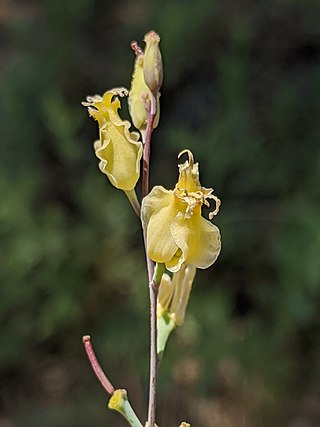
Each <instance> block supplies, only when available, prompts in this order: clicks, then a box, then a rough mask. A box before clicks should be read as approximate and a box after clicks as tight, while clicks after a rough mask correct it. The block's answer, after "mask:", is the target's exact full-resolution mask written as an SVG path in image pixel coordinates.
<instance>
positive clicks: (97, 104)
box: [82, 88, 142, 197]
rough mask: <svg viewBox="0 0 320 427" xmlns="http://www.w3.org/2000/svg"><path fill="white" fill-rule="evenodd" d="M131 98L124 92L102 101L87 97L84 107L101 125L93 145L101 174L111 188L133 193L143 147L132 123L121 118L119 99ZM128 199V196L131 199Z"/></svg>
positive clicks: (114, 91)
mask: <svg viewBox="0 0 320 427" xmlns="http://www.w3.org/2000/svg"><path fill="white" fill-rule="evenodd" d="M117 95H118V96H120V97H123V96H125V95H128V91H127V90H126V89H124V88H117V89H112V90H109V91H107V92H106V93H105V94H104V95H103V97H101V96H98V95H96V96H93V97H90V96H88V97H87V102H83V103H82V104H83V105H84V106H85V107H88V111H89V115H90V116H91V117H93V118H94V119H95V120H97V122H98V124H99V140H98V141H96V142H95V143H94V149H95V152H96V156H97V157H98V158H99V159H100V163H99V167H100V170H101V171H102V172H103V173H104V174H106V175H107V177H108V178H109V180H110V181H111V184H112V185H114V186H115V187H116V188H119V189H121V190H124V191H125V192H127V193H128V192H129V193H130V192H132V190H133V189H134V187H135V186H136V183H137V181H138V179H139V176H140V160H141V157H142V143H141V142H140V141H139V134H138V133H137V132H130V131H129V128H130V126H131V124H130V122H128V121H126V120H122V119H121V118H120V117H119V114H118V109H119V108H120V106H121V105H120V101H119V98H118V96H117ZM128 197H129V196H128Z"/></svg>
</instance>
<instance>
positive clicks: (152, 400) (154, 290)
mask: <svg viewBox="0 0 320 427" xmlns="http://www.w3.org/2000/svg"><path fill="white" fill-rule="evenodd" d="M155 116H156V98H155V97H154V96H153V95H151V106H150V110H149V111H148V121H147V130H146V136H145V141H144V150H143V174H142V197H145V196H146V195H147V194H148V193H149V169H150V153H151V136H152V132H153V123H154V119H155ZM143 237H144V246H145V251H146V260H147V269H148V281H149V296H150V378H149V404H148V427H154V425H155V418H156V390H157V380H158V356H157V296H158V286H157V285H156V284H155V283H154V281H153V274H154V264H153V262H152V261H151V259H150V258H149V256H148V254H147V236H146V234H145V233H144V236H143Z"/></svg>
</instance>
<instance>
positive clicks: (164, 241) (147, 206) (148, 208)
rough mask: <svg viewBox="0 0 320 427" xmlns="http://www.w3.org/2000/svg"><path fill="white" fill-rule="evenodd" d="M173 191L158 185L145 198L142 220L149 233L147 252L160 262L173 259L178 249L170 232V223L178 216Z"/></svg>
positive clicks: (142, 207)
mask: <svg viewBox="0 0 320 427" xmlns="http://www.w3.org/2000/svg"><path fill="white" fill-rule="evenodd" d="M176 214H177V213H176V208H175V198H174V195H173V191H168V190H166V189H165V188H163V187H161V186H156V187H154V188H153V189H152V191H151V192H150V193H149V194H148V195H147V196H146V197H145V198H144V199H143V201H142V205H141V221H142V226H143V229H144V231H145V233H146V235H147V253H148V255H149V257H150V258H151V259H152V260H153V261H155V262H159V263H167V262H169V261H171V260H172V258H173V257H174V255H175V253H176V252H177V250H178V246H177V245H176V243H175V242H174V240H173V237H172V235H171V232H170V224H171V223H172V221H174V219H175V216H176Z"/></svg>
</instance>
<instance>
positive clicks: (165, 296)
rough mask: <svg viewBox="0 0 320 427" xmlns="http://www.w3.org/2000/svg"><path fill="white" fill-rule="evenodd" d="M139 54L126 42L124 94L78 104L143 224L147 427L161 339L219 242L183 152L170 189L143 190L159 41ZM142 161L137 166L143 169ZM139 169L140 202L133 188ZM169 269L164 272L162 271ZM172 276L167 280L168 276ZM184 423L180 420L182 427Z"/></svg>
mask: <svg viewBox="0 0 320 427" xmlns="http://www.w3.org/2000/svg"><path fill="white" fill-rule="evenodd" d="M144 41H145V43H146V47H145V50H144V51H143V50H142V49H141V48H140V47H139V45H138V44H137V43H136V42H132V43H131V47H132V49H133V51H134V52H135V55H136V59H135V65H134V72H133V77H132V81H131V88H130V91H128V90H127V89H124V88H116V89H111V90H108V91H107V92H105V93H104V95H103V96H102V97H101V96H98V95H95V96H89V97H87V100H86V102H83V105H84V106H86V107H87V108H88V111H89V115H90V116H91V117H93V118H94V119H95V120H96V121H97V122H98V126H99V139H98V140H97V141H96V142H95V143H94V149H95V153H96V156H97V157H98V159H99V160H100V163H99V167H100V170H101V171H102V172H103V173H104V174H105V175H106V176H107V177H108V179H109V180H110V182H111V184H112V185H113V186H114V187H116V188H118V189H120V190H123V191H124V192H125V194H126V195H127V197H128V199H129V201H130V203H131V205H132V207H133V209H134V211H135V213H136V214H137V215H138V217H139V218H140V219H141V224H142V230H143V236H144V244H145V251H146V260H147V271H148V285H149V295H150V334H151V339H150V385H149V403H148V416H147V421H146V426H147V427H154V426H155V425H156V424H155V418H156V386H157V375H158V367H159V363H160V360H161V359H162V357H163V354H164V351H165V346H166V342H167V340H168V337H169V335H170V333H171V332H172V331H173V330H174V328H175V327H177V326H180V325H182V323H183V321H184V318H185V313H186V308H187V304H188V300H189V296H190V291H191V288H192V283H193V280H194V277H195V275H196V269H197V268H199V269H204V268H208V267H209V266H211V265H212V264H213V263H214V262H215V261H216V259H217V257H218V255H219V253H220V249H221V240H220V232H219V229H218V228H217V227H216V226H215V225H214V224H212V223H211V222H210V221H208V220H207V219H205V218H204V217H203V216H202V206H203V205H205V206H207V207H209V206H210V204H209V200H213V201H214V203H215V208H214V210H213V211H212V212H211V213H210V214H209V219H210V220H212V219H213V217H214V216H215V215H216V214H217V213H218V212H219V207H220V204H221V202H220V200H219V199H218V197H216V196H215V195H214V194H213V189H212V188H205V187H202V185H201V183H200V179H199V166H198V163H195V161H194V157H193V154H192V153H191V151H190V150H188V149H185V150H183V151H182V152H181V153H180V154H179V155H178V158H180V157H181V156H182V155H183V154H187V156H188V159H187V160H186V161H185V162H184V163H182V164H179V178H178V182H177V184H176V186H175V188H174V189H173V190H166V189H165V188H164V187H162V186H155V187H154V188H153V189H152V190H151V191H149V171H150V170H149V169H150V168H149V165H150V152H151V138H152V133H153V130H154V129H155V128H156V127H157V125H158V123H159V117H160V88H161V85H162V80H163V69H162V59H161V53H160V49H159V42H160V37H159V36H158V34H156V33H155V32H154V31H150V32H149V33H148V34H146V36H145V38H144ZM124 97H128V103H129V112H130V116H131V119H132V123H133V125H134V127H135V128H136V129H137V131H132V130H131V123H130V122H129V121H127V120H123V119H122V118H121V117H120V116H119V113H118V110H119V108H120V107H121V102H120V98H124ZM141 160H142V166H141ZM141 169H142V201H141V203H140V201H139V200H138V197H137V195H136V192H135V188H136V186H137V183H138V181H139V178H140V171H141ZM166 271H167V272H166ZM169 273H171V275H170V274H169ZM83 342H84V345H85V349H86V352H87V355H88V358H89V361H90V363H91V365H92V368H93V370H94V372H95V374H96V375H97V377H98V379H99V380H100V382H101V384H102V386H103V387H104V389H105V390H106V392H107V393H108V394H109V395H110V396H111V398H110V400H109V405H108V406H109V408H110V409H113V410H116V411H118V412H120V413H121V414H122V415H123V416H124V417H125V418H126V419H127V421H128V422H129V424H130V425H131V426H132V427H142V422H141V421H140V420H139V419H138V417H137V415H136V414H135V412H134V410H133V408H132V407H131V405H130V403H129V400H128V396H127V392H126V390H124V389H115V388H114V387H113V385H112V384H111V383H110V381H109V380H108V378H107V376H106V375H105V373H104V372H103V370H102V368H101V366H100V364H99V362H98V360H97V358H96V356H95V353H94V350H93V347H92V344H91V338H90V336H84V337H83ZM187 426H189V424H187V423H185V422H183V423H182V424H181V426H180V427H187Z"/></svg>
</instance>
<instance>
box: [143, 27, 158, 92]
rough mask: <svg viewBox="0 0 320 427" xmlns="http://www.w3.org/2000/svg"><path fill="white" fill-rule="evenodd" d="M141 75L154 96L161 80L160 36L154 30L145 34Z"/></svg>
mask: <svg viewBox="0 0 320 427" xmlns="http://www.w3.org/2000/svg"><path fill="white" fill-rule="evenodd" d="M144 41H145V43H146V49H145V52H144V61H143V75H144V80H145V82H146V85H147V86H148V88H149V89H150V90H151V92H152V93H153V95H154V96H156V94H157V93H158V92H159V90H160V87H161V85H162V80H163V69H162V59H161V53H160V49H159V42H160V37H159V35H158V34H157V33H156V32H155V31H150V32H149V33H148V34H146V35H145V37H144Z"/></svg>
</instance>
